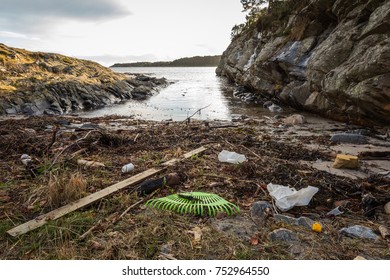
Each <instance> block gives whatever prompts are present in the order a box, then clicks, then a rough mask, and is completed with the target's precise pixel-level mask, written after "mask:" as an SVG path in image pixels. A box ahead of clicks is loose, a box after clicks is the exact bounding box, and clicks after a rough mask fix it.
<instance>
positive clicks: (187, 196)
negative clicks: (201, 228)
mask: <svg viewBox="0 0 390 280" xmlns="http://www.w3.org/2000/svg"><path fill="white" fill-rule="evenodd" d="M146 205H149V206H151V207H154V208H157V209H164V210H171V211H175V212H177V213H180V214H186V213H192V214H195V215H201V216H203V215H205V214H206V215H209V216H215V215H217V214H218V213H219V212H226V213H227V214H228V215H229V216H230V215H233V214H235V213H239V212H240V208H239V207H238V206H237V205H235V204H233V203H230V202H228V201H226V200H225V199H223V198H222V197H220V196H218V195H216V194H213V193H205V192H188V193H178V194H172V195H169V196H166V197H161V198H156V199H151V200H148V201H147V202H146Z"/></svg>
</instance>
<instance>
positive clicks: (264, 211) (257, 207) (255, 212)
mask: <svg viewBox="0 0 390 280" xmlns="http://www.w3.org/2000/svg"><path fill="white" fill-rule="evenodd" d="M271 212H272V210H271V205H270V204H269V203H268V202H267V201H257V202H255V203H253V205H252V208H251V217H252V219H253V221H254V222H255V224H256V225H258V226H263V225H264V224H265V222H266V220H267V218H268V217H269V216H270V214H271Z"/></svg>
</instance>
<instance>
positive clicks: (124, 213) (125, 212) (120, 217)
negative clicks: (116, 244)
mask: <svg viewBox="0 0 390 280" xmlns="http://www.w3.org/2000/svg"><path fill="white" fill-rule="evenodd" d="M144 200H145V199H144V198H143V199H141V200H139V201H137V202H136V203H134V204H133V205H131V206H129V207H128V208H127V209H126V210H125V211H123V213H122V214H121V215H120V216H119V217H118V219H116V220H115V222H117V221H119V220H120V219H122V218H123V216H124V215H126V214H127V212H129V211H130V210H131V209H132V208H134V207H135V206H137V205H138V204H140V203H141V202H143V201H144ZM115 222H114V223H115Z"/></svg>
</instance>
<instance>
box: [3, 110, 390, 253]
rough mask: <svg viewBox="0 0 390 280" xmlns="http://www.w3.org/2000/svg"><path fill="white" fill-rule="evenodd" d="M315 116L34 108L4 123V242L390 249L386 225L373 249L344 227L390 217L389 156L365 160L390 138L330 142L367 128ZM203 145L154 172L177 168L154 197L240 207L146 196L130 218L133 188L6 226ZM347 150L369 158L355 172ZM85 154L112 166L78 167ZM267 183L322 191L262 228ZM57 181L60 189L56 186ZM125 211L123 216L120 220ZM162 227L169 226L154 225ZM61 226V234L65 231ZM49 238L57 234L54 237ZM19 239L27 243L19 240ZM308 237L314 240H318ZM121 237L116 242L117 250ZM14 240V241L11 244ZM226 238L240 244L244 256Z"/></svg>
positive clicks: (157, 249)
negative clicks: (223, 203)
mask: <svg viewBox="0 0 390 280" xmlns="http://www.w3.org/2000/svg"><path fill="white" fill-rule="evenodd" d="M306 121H307V122H306V123H303V124H300V125H286V124H285V123H283V122H282V120H275V119H272V118H269V117H263V118H248V119H242V120H241V121H238V122H210V121H195V120H190V122H153V121H142V120H134V119H131V118H126V117H121V116H112V117H101V118H92V119H83V118H80V117H64V116H59V117H48V116H32V117H26V118H23V119H17V120H12V119H9V120H7V121H0V132H1V134H2V139H1V140H0V141H1V142H0V145H1V147H2V149H0V156H1V157H2V164H1V165H0V167H1V168H0V175H1V176H0V177H1V178H2V179H1V182H0V184H1V188H0V199H1V202H2V204H1V208H2V210H3V213H6V215H7V216H4V217H3V216H2V217H1V218H2V222H1V226H0V228H1V235H0V244H1V246H2V247H3V248H5V250H3V253H2V255H1V257H2V259H21V258H29V259H48V258H54V259H74V258H77V256H78V257H79V258H82V259H91V258H93V259H100V258H101V259H161V258H164V254H162V253H161V252H162V250H163V249H162V248H163V247H164V244H167V243H169V242H170V241H171V240H174V242H175V246H174V247H172V248H171V249H170V253H169V254H171V255H172V256H173V257H174V258H176V259H203V258H207V259H238V258H242V256H244V257H243V258H244V259H264V258H269V259H286V258H287V259H319V258H320V259H353V258H355V257H356V255H357V254H359V253H360V252H361V253H362V254H364V256H365V257H366V258H368V259H386V258H388V255H386V248H387V243H386V241H385V240H383V239H381V238H380V237H379V235H378V240H377V241H375V244H376V245H375V248H374V247H373V246H372V244H373V243H371V241H367V240H365V239H359V238H357V239H352V238H350V237H347V236H344V235H343V234H342V233H340V232H339V231H340V230H341V228H343V227H348V226H352V225H360V226H366V227H369V228H370V229H372V230H373V231H374V232H376V233H377V234H379V233H378V227H379V226H380V225H383V226H387V227H389V226H390V224H389V220H388V216H386V215H388V214H386V213H384V210H383V205H384V204H385V203H386V202H388V201H390V191H389V190H390V189H389V188H390V179H389V178H388V176H389V175H390V174H385V171H386V170H390V167H389V166H388V165H389V162H390V161H389V160H388V159H387V160H383V159H379V160H376V159H375V158H365V157H367V155H368V154H367V153H366V152H370V153H371V154H370V155H371V156H373V155H374V156H375V153H373V152H375V151H378V152H383V151H388V149H389V147H390V143H389V140H386V141H384V140H380V139H378V138H375V137H369V138H368V142H367V143H366V144H359V145H356V144H335V143H332V142H331V141H330V140H329V139H330V136H331V135H333V134H336V133H341V132H346V131H349V130H351V129H360V127H357V126H353V125H352V126H351V125H346V124H343V123H338V122H335V121H327V122H324V120H323V119H321V118H316V117H314V118H308V119H307V120H306ZM377 132H378V133H381V131H377ZM20 135H23V137H22V138H21V137H20ZM373 136H375V134H373ZM74 143H76V144H74ZM200 146H204V147H207V150H206V151H205V152H203V153H201V154H199V155H197V156H193V157H191V158H189V159H187V160H184V161H182V162H180V164H176V165H173V166H170V167H169V168H168V169H167V170H166V171H163V172H162V173H160V174H158V175H156V177H157V178H158V177H161V176H164V174H168V173H177V174H179V178H180V182H179V184H177V185H172V186H166V187H163V188H161V189H160V190H159V191H158V192H157V193H155V194H153V195H152V196H153V197H154V198H157V197H163V196H165V195H168V194H171V193H177V192H189V191H206V192H211V193H215V194H218V195H220V196H221V197H223V198H225V199H227V200H228V201H230V202H232V203H235V204H236V205H238V206H239V207H240V209H241V212H240V214H238V215H235V216H232V217H226V216H224V215H220V216H217V217H214V218H210V217H207V216H206V217H202V218H200V217H197V216H192V215H180V214H174V213H171V212H168V211H161V210H153V209H150V208H148V207H145V206H144V205H143V204H140V205H137V206H136V207H134V208H133V209H131V211H129V212H127V213H125V214H123V216H122V215H121V213H122V212H123V211H124V210H125V209H126V208H128V206H130V205H132V204H134V203H135V202H137V201H139V199H140V198H141V197H140V196H139V195H138V194H137V193H136V192H134V191H133V190H134V188H133V187H130V188H129V189H126V190H124V191H119V192H117V193H115V194H113V195H111V196H108V197H106V198H104V199H103V200H102V201H100V202H96V203H94V204H92V205H90V206H88V207H86V208H83V209H80V210H78V211H75V212H73V213H70V214H68V215H67V216H64V217H62V218H60V219H58V220H56V221H51V222H50V223H49V224H48V225H46V226H43V227H42V228H40V229H36V230H34V231H32V232H30V233H27V234H25V235H23V236H22V239H14V238H12V237H10V236H8V235H7V234H6V233H5V231H7V230H9V229H11V228H12V227H13V225H19V224H21V223H23V222H26V221H28V220H30V219H33V218H35V217H37V216H39V215H40V214H43V213H47V212H49V211H50V210H53V209H56V208H58V207H59V206H62V205H64V204H66V203H67V202H71V201H73V199H75V198H76V197H84V196H86V195H88V194H92V193H95V192H97V191H99V190H101V189H103V188H105V187H107V186H109V185H112V184H114V183H117V182H120V181H122V180H124V179H126V178H128V177H130V176H133V175H136V174H138V173H140V172H143V171H146V170H148V169H150V168H158V167H160V166H162V164H163V163H164V162H167V161H169V160H171V159H173V158H176V157H180V156H181V155H183V154H184V153H186V152H188V151H190V150H193V149H196V148H198V147H200ZM67 147H70V148H67ZM222 150H229V151H235V152H237V153H241V154H244V155H245V156H246V158H247V160H248V161H247V162H245V163H243V164H240V165H230V164H227V163H221V162H219V161H218V158H217V156H218V153H219V152H220V151H222ZM339 152H344V153H349V154H356V155H358V156H359V157H360V158H359V161H360V167H359V168H358V169H357V170H345V169H335V168H332V167H331V164H332V162H333V160H334V157H335V155H336V154H337V153H339ZM365 153H366V154H365ZM22 154H28V155H29V156H30V157H31V158H32V165H31V166H28V167H26V166H24V165H23V164H22V163H21V161H20V156H21V155H22ZM54 159H56V161H55V163H53V162H54ZM79 160H85V161H93V162H96V163H101V164H104V166H100V165H97V166H96V167H93V166H86V165H80V164H79V163H78V162H79ZM128 163H133V164H134V166H135V169H134V171H132V172H131V173H129V174H122V173H121V168H122V166H124V165H126V164H128ZM329 164H330V166H329ZM72 176H77V177H75V178H73V179H71V181H72V182H78V183H77V186H78V190H80V191H81V192H78V193H77V192H76V194H74V193H73V194H71V193H69V192H63V191H60V190H61V189H62V188H63V187H64V186H65V185H67V184H66V182H68V181H69V180H70V178H72ZM156 177H154V178H156ZM76 179H77V180H76ZM74 180H76V181H74ZM269 183H274V184H281V185H287V186H291V187H295V188H297V189H300V188H304V187H306V186H307V185H312V186H315V187H318V188H319V189H320V190H319V192H318V194H316V195H315V196H314V198H313V200H312V202H311V203H310V204H309V206H305V207H294V208H293V209H291V210H289V211H287V212H280V210H275V209H271V214H270V215H268V216H267V217H266V218H264V217H263V218H264V220H263V221H262V222H264V224H263V225H262V226H260V227H259V226H258V225H257V224H256V223H254V222H253V221H254V220H253V216H251V215H253V213H252V210H251V209H253V207H254V205H255V203H256V202H258V201H265V202H267V203H269V204H272V199H271V197H270V196H269V194H268V192H267V190H266V188H264V186H265V185H267V184H269ZM49 187H51V188H54V189H57V191H56V192H53V190H52V189H48V188H49ZM50 190H51V191H50ZM367 192H370V193H371V195H372V196H373V197H374V198H375V199H376V200H377V203H378V204H377V205H376V206H375V214H374V216H373V217H372V216H371V217H368V216H365V215H364V212H365V211H364V209H363V208H362V206H363V207H366V206H364V204H362V199H363V198H364V194H366V193H367ZM340 201H348V203H347V202H345V203H346V208H345V209H346V210H345V213H344V214H342V215H340V216H336V217H333V218H332V217H327V216H326V213H328V212H329V211H331V210H332V209H333V208H334V207H335V204H337V203H340ZM276 211H277V212H276ZM278 212H279V214H278ZM251 213H252V214H251ZM281 215H283V217H284V216H286V215H287V217H293V218H301V217H304V218H305V219H310V220H313V221H316V222H319V223H321V224H322V226H323V232H322V233H316V232H313V231H311V230H310V229H308V228H306V227H305V226H297V225H295V224H294V223H292V224H291V223H290V222H289V221H288V218H283V217H281ZM119 216H121V217H122V218H121V219H120V220H118V221H117V218H118V217H119ZM261 217H262V216H261V215H260V216H259V217H257V218H261ZM374 217H375V218H374ZM280 219H285V220H280ZM286 219H287V220H286ZM255 220H256V219H255ZM112 221H116V222H115V223H113V222H112ZM195 226H198V227H199V228H200V229H201V230H202V234H203V237H202V241H201V243H200V246H201V249H197V251H195V252H194V250H193V249H191V246H192V245H191V242H189V239H188V236H187V234H186V232H187V231H190V230H191V229H193V228H194V227H195ZM282 228H283V229H287V230H288V232H289V234H291V235H292V236H294V240H295V241H294V242H293V243H291V242H290V241H280V240H274V239H271V233H274V232H275V231H276V230H279V229H282ZM89 229H91V230H90V232H88V230H89ZM153 230H157V231H159V232H164V234H162V235H150V233H151V232H153ZM87 232H88V233H87ZM84 234H85V236H84ZM55 236H57V237H58V236H62V237H60V238H59V239H57V240H56V237H55ZM80 236H83V238H82V239H80ZM272 236H273V235H272ZM189 237H190V238H191V236H189ZM252 237H255V238H257V240H258V241H259V243H258V245H251V242H250V240H251V238H252ZM221 239H223V240H225V242H224V243H223V244H221V243H220V242H217V240H221ZM33 240H34V242H35V243H37V242H38V244H39V245H38V247H31V246H30V245H29V244H33V243H34V242H32V241H33ZM52 240H56V241H55V242H54V243H53V241H52ZM16 242H17V243H18V246H14V245H15V243H16ZM340 242H341V243H342V245H343V246H342V249H340V247H339V246H340ZM266 244H269V246H268V245H266ZM308 244H312V245H313V244H314V247H313V246H311V245H310V246H308ZM211 245H212V246H211ZM291 245H294V246H293V248H294V250H292V249H291V248H292V247H291ZM113 246H115V248H116V249H115V251H112V250H113V248H114V247H113ZM210 246H211V247H210ZM265 246H266V247H265ZM11 247H12V248H13V249H12V250H7V248H8V249H9V248H11ZM65 248H66V249H65ZM146 248H153V250H152V251H147V250H146ZM210 248H212V249H210ZM229 248H233V249H234V248H235V249H234V251H236V250H239V252H241V253H240V256H241V257H239V255H237V254H235V253H234V252H233V251H232V250H231V249H229ZM267 248H268V249H267ZM297 248H299V249H297ZM26 252H27V253H26Z"/></svg>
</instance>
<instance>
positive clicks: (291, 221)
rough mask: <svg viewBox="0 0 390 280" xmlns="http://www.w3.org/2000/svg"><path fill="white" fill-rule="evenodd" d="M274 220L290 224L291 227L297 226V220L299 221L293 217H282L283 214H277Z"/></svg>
mask: <svg viewBox="0 0 390 280" xmlns="http://www.w3.org/2000/svg"><path fill="white" fill-rule="evenodd" d="M274 219H275V220H276V221H281V222H283V223H286V224H289V225H295V224H296V220H297V219H295V218H293V217H290V216H287V215H281V214H275V215H274Z"/></svg>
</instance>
